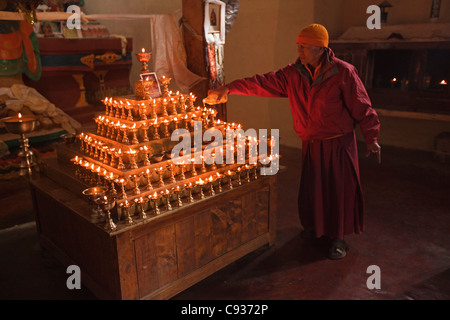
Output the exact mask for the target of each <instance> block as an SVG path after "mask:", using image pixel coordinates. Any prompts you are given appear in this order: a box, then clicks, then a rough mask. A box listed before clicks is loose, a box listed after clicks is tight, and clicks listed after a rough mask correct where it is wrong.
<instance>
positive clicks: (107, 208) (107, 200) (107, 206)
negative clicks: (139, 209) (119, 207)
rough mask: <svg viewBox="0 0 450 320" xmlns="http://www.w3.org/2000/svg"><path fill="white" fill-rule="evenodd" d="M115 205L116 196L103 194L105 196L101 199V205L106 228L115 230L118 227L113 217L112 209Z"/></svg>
mask: <svg viewBox="0 0 450 320" xmlns="http://www.w3.org/2000/svg"><path fill="white" fill-rule="evenodd" d="M115 205H116V197H114V196H103V198H101V199H100V206H101V208H102V210H103V213H104V215H105V221H106V222H105V226H104V228H105V230H107V231H114V230H116V229H117V226H116V224H115V223H114V221H113V219H112V218H111V209H112V208H114V206H115Z"/></svg>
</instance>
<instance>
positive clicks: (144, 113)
mask: <svg viewBox="0 0 450 320" xmlns="http://www.w3.org/2000/svg"><path fill="white" fill-rule="evenodd" d="M138 110H139V118H140V119H141V120H147V106H146V105H145V103H144V102H142V103H141V106H140V108H139V109H138Z"/></svg>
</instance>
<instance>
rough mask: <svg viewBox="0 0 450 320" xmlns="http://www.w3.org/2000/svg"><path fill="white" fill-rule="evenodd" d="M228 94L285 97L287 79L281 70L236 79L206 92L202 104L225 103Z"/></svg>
mask: <svg viewBox="0 0 450 320" xmlns="http://www.w3.org/2000/svg"><path fill="white" fill-rule="evenodd" d="M228 94H240V95H247V96H259V97H287V79H286V76H285V73H284V70H283V69H280V70H278V71H272V72H269V73H266V74H261V75H259V74H257V75H254V76H253V77H250V78H243V79H238V80H234V81H232V82H230V83H229V84H227V85H224V86H221V87H219V88H217V89H212V90H209V91H208V97H206V98H205V100H204V102H205V103H208V104H218V103H224V102H226V101H227V98H228Z"/></svg>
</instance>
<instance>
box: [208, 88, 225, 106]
mask: <svg viewBox="0 0 450 320" xmlns="http://www.w3.org/2000/svg"><path fill="white" fill-rule="evenodd" d="M227 100H228V88H227V86H221V87H218V88H217V89H211V90H209V91H208V96H207V97H206V98H205V99H203V102H204V103H207V104H219V103H225V102H227Z"/></svg>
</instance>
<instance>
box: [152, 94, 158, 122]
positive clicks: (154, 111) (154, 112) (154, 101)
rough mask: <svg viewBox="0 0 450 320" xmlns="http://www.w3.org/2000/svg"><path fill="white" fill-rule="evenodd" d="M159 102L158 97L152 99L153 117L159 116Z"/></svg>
mask: <svg viewBox="0 0 450 320" xmlns="http://www.w3.org/2000/svg"><path fill="white" fill-rule="evenodd" d="M156 108H157V104H156V99H153V100H152V118H153V119H156V118H157V117H158V114H157V111H156V110H157V109H156Z"/></svg>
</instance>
